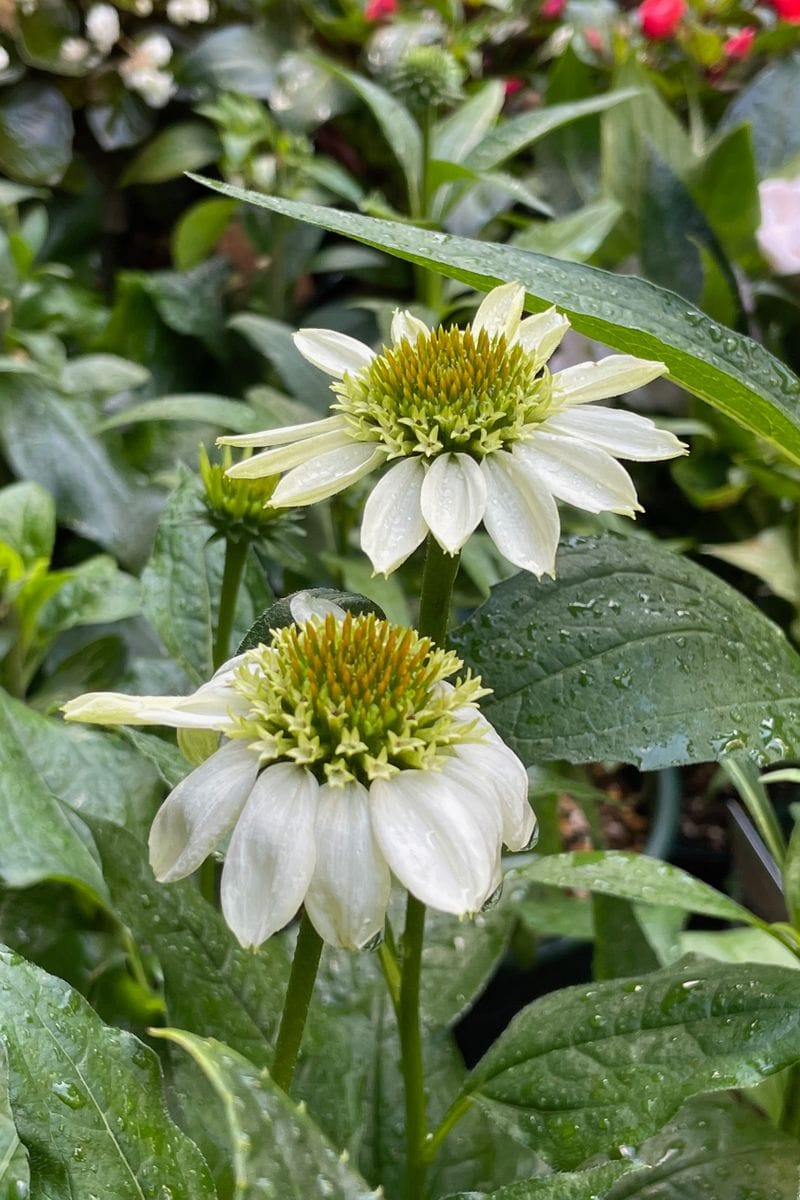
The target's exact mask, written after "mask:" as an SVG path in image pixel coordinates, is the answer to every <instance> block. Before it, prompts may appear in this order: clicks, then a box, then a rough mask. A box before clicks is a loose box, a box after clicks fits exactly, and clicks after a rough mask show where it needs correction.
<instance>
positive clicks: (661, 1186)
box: [605, 1096, 800, 1200]
mask: <svg viewBox="0 0 800 1200" xmlns="http://www.w3.org/2000/svg"><path fill="white" fill-rule="evenodd" d="M635 1162H636V1165H641V1166H645V1167H647V1168H648V1169H647V1170H643V1171H637V1172H636V1173H635V1174H632V1175H628V1176H626V1177H624V1178H623V1179H620V1181H619V1182H618V1183H617V1184H615V1185H614V1186H613V1187H612V1188H611V1190H610V1191H609V1192H608V1193H607V1194H606V1198H605V1200H700V1198H701V1197H702V1198H703V1200H744V1197H747V1200H797V1178H798V1167H800V1150H799V1149H798V1145H797V1141H796V1139H795V1138H792V1137H788V1136H787V1135H786V1134H784V1133H781V1132H780V1131H779V1130H777V1129H776V1128H775V1127H774V1126H773V1125H772V1124H771V1123H770V1122H769V1121H767V1120H765V1119H764V1116H763V1115H762V1114H761V1113H760V1112H759V1111H758V1109H756V1108H754V1107H752V1106H751V1105H749V1104H747V1103H744V1102H742V1101H741V1100H737V1099H735V1098H734V1097H731V1096H704V1097H702V1098H701V1099H698V1100H692V1101H690V1102H689V1103H688V1104H686V1105H685V1106H684V1107H683V1108H682V1109H681V1110H680V1112H679V1113H678V1114H677V1115H676V1116H675V1118H674V1119H673V1120H672V1121H670V1123H669V1124H668V1125H667V1126H666V1127H665V1128H664V1129H663V1130H662V1131H661V1132H660V1133H658V1134H656V1136H655V1137H653V1138H651V1139H650V1140H649V1141H647V1142H645V1143H644V1145H643V1146H640V1147H639V1149H638V1152H637V1154H636V1159H635Z"/></svg>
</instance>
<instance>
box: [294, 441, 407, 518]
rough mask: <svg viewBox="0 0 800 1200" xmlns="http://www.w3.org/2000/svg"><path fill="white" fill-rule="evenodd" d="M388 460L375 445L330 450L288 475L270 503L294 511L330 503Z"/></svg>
mask: <svg viewBox="0 0 800 1200" xmlns="http://www.w3.org/2000/svg"><path fill="white" fill-rule="evenodd" d="M385 458H386V450H385V449H384V448H383V447H382V446H376V444H375V442H351V443H350V444H349V445H348V446H342V447H341V448H340V449H338V450H329V451H328V453H327V454H321V455H320V456H319V457H318V458H313V459H310V460H309V461H308V462H304V463H301V465H300V466H299V467H295V468H294V470H293V471H289V473H288V475H284V477H283V479H282V480H281V481H280V483H279V484H278V486H277V487H276V488H275V491H274V492H273V493H272V496H271V497H270V503H271V504H272V505H273V507H274V508H290V507H292V506H293V505H303V504H316V502H317V501H318V500H327V499H328V497H329V496H335V495H336V493H337V492H342V491H344V489H345V488H346V487H349V486H350V484H351V483H355V482H356V480H358V479H362V478H363V477H364V476H365V475H368V474H369V473H370V471H374V470H375V468H376V467H379V466H380V465H381V463H382V462H383V461H384V459H385Z"/></svg>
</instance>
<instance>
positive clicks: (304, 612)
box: [289, 591, 345, 625]
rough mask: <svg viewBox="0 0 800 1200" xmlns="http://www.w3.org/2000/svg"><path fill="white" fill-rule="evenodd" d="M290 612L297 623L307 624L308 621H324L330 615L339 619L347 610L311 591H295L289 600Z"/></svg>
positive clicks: (341, 618)
mask: <svg viewBox="0 0 800 1200" xmlns="http://www.w3.org/2000/svg"><path fill="white" fill-rule="evenodd" d="M289 612H290V613H291V614H292V620H293V621H294V622H295V624H296V625H305V623H306V621H324V620H325V618H326V617H328V616H331V617H335V618H336V620H337V621H343V620H344V618H345V611H344V609H343V608H342V607H341V606H340V605H338V604H334V602H333V600H326V599H325V597H324V596H315V595H314V594H313V593H312V592H309V591H304V592H295V594H294V595H293V596H292V597H291V598H290V600H289Z"/></svg>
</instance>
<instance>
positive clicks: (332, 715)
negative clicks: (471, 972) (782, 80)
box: [64, 593, 535, 949]
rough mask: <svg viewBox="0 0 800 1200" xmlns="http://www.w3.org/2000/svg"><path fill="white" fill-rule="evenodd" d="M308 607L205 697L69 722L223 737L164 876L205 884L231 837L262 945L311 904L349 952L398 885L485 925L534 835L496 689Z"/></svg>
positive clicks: (243, 899)
mask: <svg viewBox="0 0 800 1200" xmlns="http://www.w3.org/2000/svg"><path fill="white" fill-rule="evenodd" d="M315 604H316V607H315V608H314V609H313V610H312V609H311V608H309V604H308V601H307V600H306V599H305V598H304V596H303V594H302V593H300V594H299V596H297V597H295V598H294V600H293V601H292V606H291V607H292V615H293V616H294V618H295V620H296V621H298V622H299V623H298V624H294V625H288V626H286V627H284V628H282V629H279V630H274V631H273V634H272V639H271V642H270V644H269V645H260V646H257V647H255V648H254V649H252V650H248V651H246V652H245V653H244V654H241V655H239V656H238V657H236V658H233V659H231V661H230V662H228V663H226V664H225V665H224V666H223V667H222V668H221V669H220V670H219V671H218V672H217V673H216V675H214V677H213V678H212V679H211V680H210V681H209V682H208V683H206V684H203V686H202V687H200V688H198V689H197V691H196V692H194V693H193V695H191V696H166V697H157V696H126V695H121V694H116V693H93V694H89V695H86V696H79V697H78V698H77V699H76V700H71V701H70V702H69V703H68V704H66V705H65V706H64V713H65V716H66V718H67V720H71V721H86V722H90V723H94V724H103V725H169V726H172V727H174V728H177V729H206V730H216V731H218V732H219V733H220V734H222V741H221V744H220V748H219V749H218V750H216V751H215V752H214V753H213V754H212V755H211V757H210V758H208V759H206V761H205V762H204V763H203V764H202V765H201V766H199V767H197V768H196V769H195V770H194V771H192V772H191V773H190V774H189V775H188V776H187V777H186V778H185V779H184V780H183V781H182V782H181V783H179V784H178V786H177V787H176V788H174V789H173V791H172V792H171V793H170V795H169V796H168V797H167V799H166V800H165V802H164V804H163V806H162V807H161V809H160V810H159V812H158V814H157V816H156V818H155V821H154V822H153V826H152V829H151V832H150V861H151V864H152V867H153V870H154V872H155V875H156V878H157V879H159V880H160V881H161V882H164V883H169V882H171V881H173V880H176V879H182V878H183V877H184V876H186V875H189V874H191V873H192V872H193V871H195V870H196V869H197V868H198V867H199V865H200V863H201V862H202V861H203V860H204V859H205V858H207V857H208V855H209V854H210V853H211V852H212V851H213V850H214V848H215V847H216V846H218V845H219V844H220V842H222V840H223V839H224V838H225V837H226V835H227V834H228V833H229V832H230V831H231V830H233V833H232V835H231V839H230V844H229V845H228V848H227V852H226V855H225V866H224V868H223V872H222V910H223V913H224V916H225V919H226V921H227V922H228V925H229V926H230V927H231V929H232V930H233V932H234V933H235V934H236V936H237V938H238V939H239V941H240V942H241V943H242V945H243V946H258V945H260V944H261V943H262V942H264V941H266V939H267V938H268V937H270V936H271V935H272V934H273V933H275V932H276V931H277V930H279V929H281V928H282V927H283V926H284V925H286V923H287V922H288V921H290V920H291V918H292V917H293V916H294V915H295V913H296V912H297V910H298V908H299V907H300V905H301V904H304V905H305V909H306V912H307V913H308V916H309V918H310V919H311V921H312V922H313V924H314V926H315V928H316V929H317V931H318V932H319V934H320V935H321V936H322V937H323V938H324V939H325V941H326V942H329V943H330V944H331V945H334V946H343V947H349V948H352V949H357V948H360V947H363V946H366V945H367V944H368V943H370V942H371V941H372V940H373V939H374V938H375V937H376V936H377V935H379V934H380V932H381V930H382V929H383V925H384V921H385V916H386V906H387V904H388V901H389V889H390V880H391V875H392V874H394V876H395V877H396V878H397V879H398V880H399V881H400V883H401V884H403V886H404V887H406V888H407V889H408V890H409V891H410V892H412V893H413V894H414V895H415V896H417V897H418V898H419V899H420V900H422V901H423V902H424V903H426V904H430V905H432V906H433V907H434V908H437V909H440V910H441V911H443V912H447V913H454V914H465V913H474V912H477V911H478V910H480V908H481V907H482V906H483V905H484V904H485V902H486V901H487V899H488V898H489V897H490V896H491V895H492V894H493V893H494V892H495V891H496V890H497V888H498V886H499V884H500V878H501V876H500V852H501V848H502V845H503V844H504V843H505V845H506V846H508V847H509V848H510V849H512V850H519V849H523V848H524V847H526V846H527V845H528V844H529V843H530V840H531V837H532V835H533V832H534V828H535V818H534V815H533V812H532V810H531V807H530V805H529V803H528V779H527V774H526V771H525V768H524V766H523V764H522V763H521V762H520V760H519V759H518V758H517V756H516V755H515V754H514V753H513V751H511V750H510V749H509V748H508V747H507V746H506V745H505V744H504V743H503V742H502V741H501V739H500V737H499V736H498V734H497V733H496V732H495V730H494V729H493V728H492V726H491V725H490V724H489V722H488V721H487V720H486V719H485V718H484V717H483V716H482V715H481V713H480V712H479V711H478V707H477V704H476V700H477V698H478V697H479V696H481V695H484V694H485V693H486V691H487V689H485V688H483V687H481V683H480V680H479V679H477V678H475V677H472V676H470V675H469V674H467V675H465V676H463V677H461V678H459V679H457V680H456V681H455V683H448V682H447V679H448V677H450V676H453V675H454V674H455V673H456V672H457V671H458V670H459V669H460V667H461V665H462V664H461V662H460V660H459V659H458V658H457V657H456V655H455V654H453V653H452V651H446V650H441V649H437V648H435V647H434V646H433V644H432V643H431V641H430V640H429V639H428V638H423V637H420V636H419V634H417V633H416V632H415V631H414V630H411V629H405V628H403V627H400V626H396V625H392V624H390V623H389V622H388V621H384V620H381V619H379V618H377V617H376V616H375V615H374V614H369V615H366V616H364V615H361V616H354V615H353V614H351V613H346V614H345V613H344V612H343V611H342V610H341V609H339V608H338V607H337V606H335V605H332V604H330V603H328V604H327V605H324V603H323V609H322V611H323V612H325V614H326V615H324V616H322V615H320V608H319V605H318V602H315Z"/></svg>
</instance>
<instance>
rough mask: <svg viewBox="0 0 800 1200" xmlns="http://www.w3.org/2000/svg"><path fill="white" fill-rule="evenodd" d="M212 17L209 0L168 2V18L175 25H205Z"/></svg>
mask: <svg viewBox="0 0 800 1200" xmlns="http://www.w3.org/2000/svg"><path fill="white" fill-rule="evenodd" d="M210 16H211V4H210V3H209V0H167V17H168V19H169V20H170V21H171V22H172V24H173V25H191V24H193V23H194V24H196V25H203V24H204V23H205V22H206V21H207V20H208V18H209V17H210Z"/></svg>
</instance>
